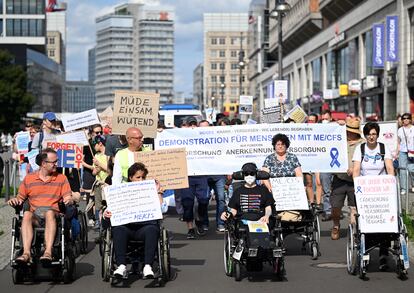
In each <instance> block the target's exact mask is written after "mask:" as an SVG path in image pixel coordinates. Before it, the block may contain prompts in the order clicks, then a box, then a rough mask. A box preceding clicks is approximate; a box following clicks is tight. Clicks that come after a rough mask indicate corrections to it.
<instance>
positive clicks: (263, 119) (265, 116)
mask: <svg viewBox="0 0 414 293" xmlns="http://www.w3.org/2000/svg"><path fill="white" fill-rule="evenodd" d="M281 115H282V114H281V106H274V107H270V108H264V109H262V110H261V111H260V123H280V122H282V121H281V120H282V119H281Z"/></svg>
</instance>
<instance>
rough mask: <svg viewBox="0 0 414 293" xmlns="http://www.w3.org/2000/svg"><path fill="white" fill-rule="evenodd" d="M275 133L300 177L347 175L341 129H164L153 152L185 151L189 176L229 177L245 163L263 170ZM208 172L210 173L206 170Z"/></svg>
mask: <svg viewBox="0 0 414 293" xmlns="http://www.w3.org/2000/svg"><path fill="white" fill-rule="evenodd" d="M277 133H283V134H286V135H287V136H288V137H289V139H290V143H291V144H290V147H289V149H288V152H291V153H294V154H296V156H297V157H298V159H299V162H300V164H301V165H302V170H303V171H304V172H327V173H332V172H346V170H347V169H348V158H347V142H346V132H345V125H339V124H336V123H332V124H293V123H288V124H255V125H231V126H217V127H207V128H206V127H197V128H176V129H165V130H164V131H162V132H160V133H158V136H157V138H156V139H155V149H156V150H159V149H167V148H174V147H185V148H186V151H187V166H188V174H189V175H214V174H232V172H234V171H237V170H240V168H241V166H242V165H243V164H244V163H248V162H255V163H256V164H257V166H259V167H261V166H263V162H264V160H265V158H266V157H267V156H268V155H270V154H274V149H273V147H272V138H273V136H274V135H275V134H277ZM206 166H208V168H207V167H206Z"/></svg>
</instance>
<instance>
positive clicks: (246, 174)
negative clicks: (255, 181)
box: [243, 172, 256, 176]
mask: <svg viewBox="0 0 414 293" xmlns="http://www.w3.org/2000/svg"><path fill="white" fill-rule="evenodd" d="M243 175H244V176H256V172H243Z"/></svg>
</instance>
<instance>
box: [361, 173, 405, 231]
mask: <svg viewBox="0 0 414 293" xmlns="http://www.w3.org/2000/svg"><path fill="white" fill-rule="evenodd" d="M396 180H397V179H396V177H395V176H392V175H370V176H360V177H357V178H354V187H355V199H356V203H357V210H358V214H359V217H358V221H359V227H360V230H361V232H362V233H398V206H397V203H398V199H397V196H398V195H397V181H396Z"/></svg>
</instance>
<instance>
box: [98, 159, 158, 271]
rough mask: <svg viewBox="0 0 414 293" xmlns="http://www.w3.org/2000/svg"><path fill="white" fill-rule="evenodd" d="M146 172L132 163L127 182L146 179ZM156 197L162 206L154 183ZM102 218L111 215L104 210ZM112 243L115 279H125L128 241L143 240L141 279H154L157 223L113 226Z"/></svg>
mask: <svg viewBox="0 0 414 293" xmlns="http://www.w3.org/2000/svg"><path fill="white" fill-rule="evenodd" d="M147 174H148V170H147V168H146V167H145V165H144V164H142V163H134V164H133V165H132V166H131V167H129V169H128V181H129V182H135V181H143V180H145V179H146V176H147ZM156 184H157V190H158V195H159V198H160V204H162V190H161V188H160V185H159V183H158V182H157V181H156ZM103 216H104V218H106V219H110V218H111V216H112V214H111V212H110V211H108V210H105V212H104V213H103ZM112 233H113V243H114V250H115V258H116V264H117V266H118V267H117V269H116V270H115V271H114V275H115V276H117V277H122V278H126V276H127V268H126V254H127V247H128V240H130V239H131V240H143V241H144V243H145V244H144V246H145V247H144V251H145V256H144V268H143V272H142V274H143V277H144V278H146V279H149V278H154V272H153V271H152V263H153V262H154V258H155V254H156V251H157V247H158V246H157V243H158V239H159V235H160V227H159V223H158V222H157V221H155V220H153V221H146V222H137V223H130V224H126V225H121V226H115V227H113V228H112Z"/></svg>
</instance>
